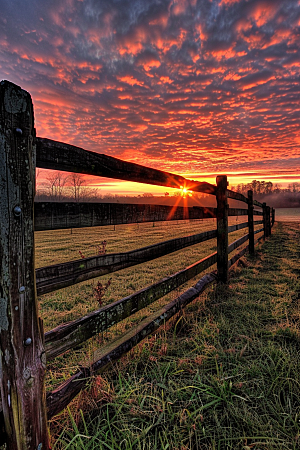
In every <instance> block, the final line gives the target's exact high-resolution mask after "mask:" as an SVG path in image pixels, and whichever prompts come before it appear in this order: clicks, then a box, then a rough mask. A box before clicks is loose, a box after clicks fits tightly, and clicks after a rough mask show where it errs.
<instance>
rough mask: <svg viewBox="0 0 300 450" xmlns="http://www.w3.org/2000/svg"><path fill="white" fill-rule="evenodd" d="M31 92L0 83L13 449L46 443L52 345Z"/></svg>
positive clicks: (1, 295) (6, 378) (1, 320)
mask: <svg viewBox="0 0 300 450" xmlns="http://www.w3.org/2000/svg"><path fill="white" fill-rule="evenodd" d="M34 133H35V129H34V118H33V105H32V101H31V97H30V95H29V94H28V92H26V91H23V90H22V89H21V88H20V87H19V86H16V85H14V84H12V83H10V82H8V81H2V82H1V83H0V180H1V182H0V221H1V227H0V277H1V284H0V368H1V370H0V392H1V399H2V408H3V416H4V428H5V440H6V442H7V447H8V448H9V450H29V449H30V450H31V449H32V450H33V449H34V450H41V449H43V450H47V449H48V448H49V443H48V431H47V418H46V407H45V405H46V402H45V389H44V373H45V368H46V367H45V366H46V363H45V352H44V347H43V330H41V324H40V323H39V321H38V312H37V301H36V288H35V267H34V228H33V202H34V193H35V145H34V142H33V140H34Z"/></svg>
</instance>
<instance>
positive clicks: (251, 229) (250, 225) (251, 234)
mask: <svg viewBox="0 0 300 450" xmlns="http://www.w3.org/2000/svg"><path fill="white" fill-rule="evenodd" d="M253 211H254V206H253V191H248V229H249V253H250V255H254V224H253Z"/></svg>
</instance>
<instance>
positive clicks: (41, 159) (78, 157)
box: [36, 137, 216, 194]
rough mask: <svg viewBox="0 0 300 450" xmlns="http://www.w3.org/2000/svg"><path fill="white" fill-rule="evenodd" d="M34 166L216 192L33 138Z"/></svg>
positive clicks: (172, 176) (209, 186) (203, 185)
mask: <svg viewBox="0 0 300 450" xmlns="http://www.w3.org/2000/svg"><path fill="white" fill-rule="evenodd" d="M36 166H37V167H40V168H43V169H52V170H63V171H67V172H75V173H85V174H88V175H95V176H100V177H107V178H116V179H118V180H126V181H135V182H138V183H145V184H152V185H157V186H166V187H172V188H177V189H180V188H181V187H185V188H186V189H188V190H190V191H195V192H203V193H205V194H215V192H216V187H215V186H214V185H212V184H209V183H206V182H199V181H193V180H188V179H186V178H184V177H182V176H180V175H175V174H173V173H169V172H164V171H162V170H157V169H151V168H149V167H145V166H141V165H139V164H135V163H131V162H127V161H122V160H121V159H117V158H113V157H112V156H107V155H103V154H100V153H95V152H91V151H88V150H84V149H83V148H80V147H76V146H74V145H70V144H65V143H63V142H57V141H53V140H51V139H45V138H40V137H37V138H36Z"/></svg>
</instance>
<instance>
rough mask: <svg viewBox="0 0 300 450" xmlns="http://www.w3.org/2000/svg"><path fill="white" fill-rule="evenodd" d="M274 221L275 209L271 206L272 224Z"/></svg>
mask: <svg viewBox="0 0 300 450" xmlns="http://www.w3.org/2000/svg"><path fill="white" fill-rule="evenodd" d="M274 222H275V209H274V208H272V226H273V225H274Z"/></svg>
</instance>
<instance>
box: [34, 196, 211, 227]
mask: <svg viewBox="0 0 300 450" xmlns="http://www.w3.org/2000/svg"><path fill="white" fill-rule="evenodd" d="M215 216H216V214H215V208H207V207H200V206H192V207H186V208H185V207H183V206H179V207H174V206H168V205H151V204H131V203H127V204H126V203H70V202H68V203H63V202H62V203H60V202H36V203H35V204H34V229H35V231H42V230H58V229H63V228H81V227H97V226H106V225H119V224H129V223H143V222H158V221H167V220H182V219H208V218H213V217H215Z"/></svg>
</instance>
